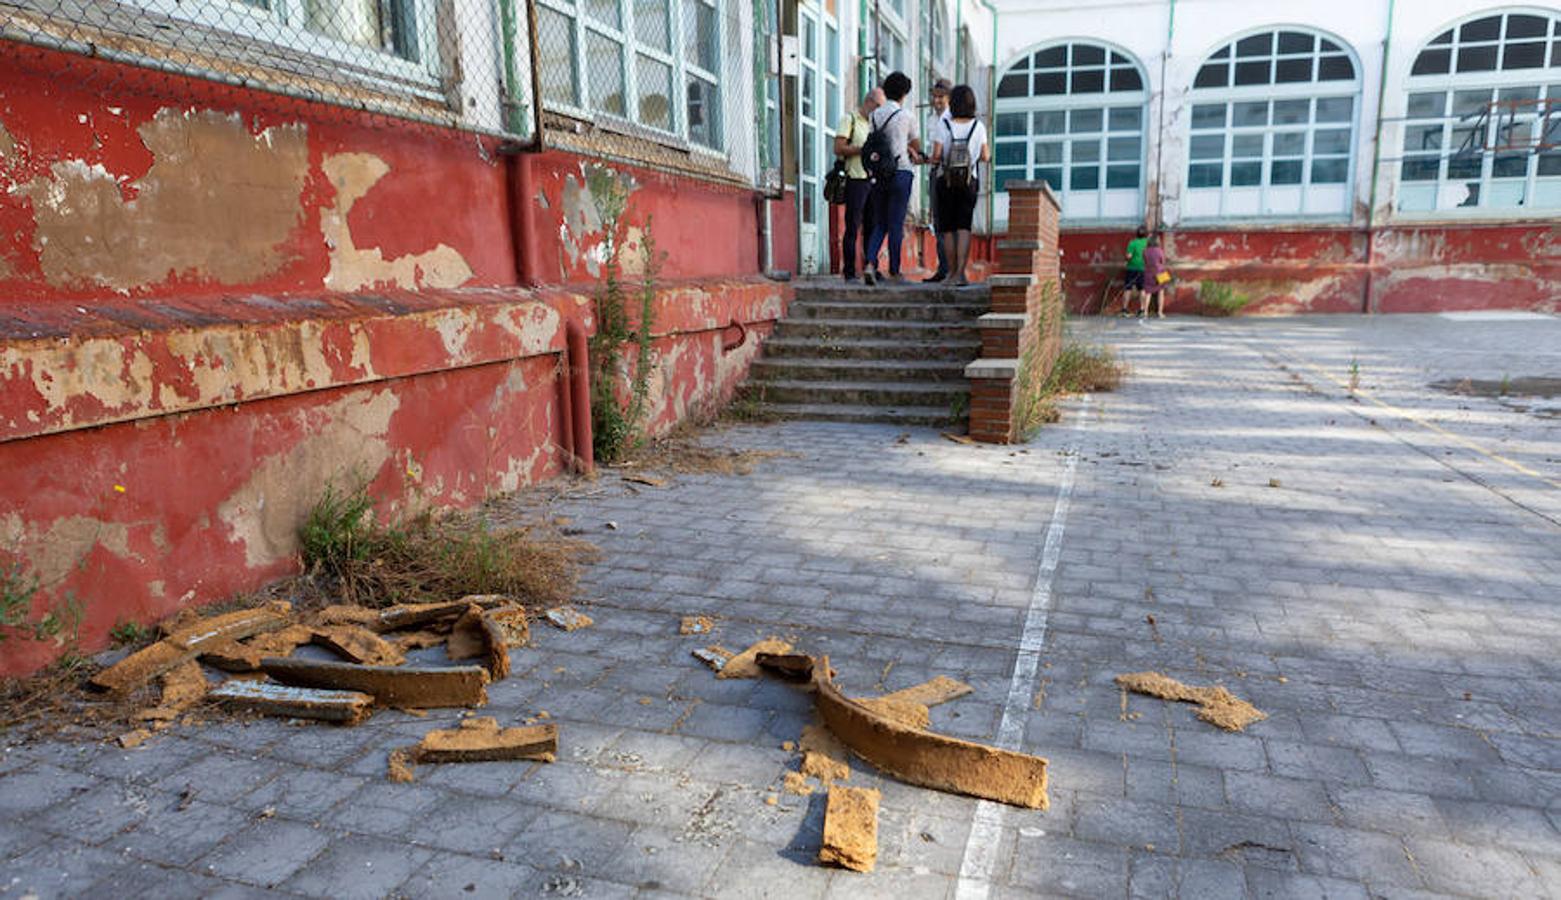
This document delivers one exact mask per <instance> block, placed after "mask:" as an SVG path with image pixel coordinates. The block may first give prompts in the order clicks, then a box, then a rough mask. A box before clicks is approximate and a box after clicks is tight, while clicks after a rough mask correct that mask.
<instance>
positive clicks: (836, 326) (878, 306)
mask: <svg viewBox="0 0 1561 900" xmlns="http://www.w3.org/2000/svg"><path fill="white" fill-rule="evenodd" d="M990 299H991V295H990V291H989V290H988V289H987V288H986V287H984V286H979V285H977V286H972V287H966V288H959V289H955V288H949V287H944V286H942V285H922V284H905V285H881V286H879V287H875V288H870V287H867V286H865V285H862V284H859V283H858V284H847V283H845V282H843V281H841V280H840V279H839V278H833V279H829V280H824V279H811V280H807V281H803V282H800V283H798V285H797V291H796V299H795V300H794V301H793V302H792V304H791V309H790V311H789V312H788V314H787V317H786V318H785V319H784V320H782V321H781V322H779V323H777V325H776V328H775V333H774V334H773V335H772V336H771V337H770V339H769V340H768V341H766V342H765V344H764V353H763V355H762V356H761V357H760V358H759V359H757V360H755V361H754V363H753V368H752V370H751V371H750V373H749V376H748V379H749V380H748V382H747V384H745V385H744V386H743V393H744V397H745V399H747V400H748V401H750V402H752V403H754V404H756V406H757V411H758V413H759V414H760V415H761V416H763V417H765V418H775V419H814V420H823V421H831V422H888V423H893V424H897V425H935V426H944V425H950V424H953V423H956V422H963V421H964V420H965V417H966V413H967V411H968V409H969V404H970V386H969V384H968V383H967V382H966V381H965V364H966V363H968V362H970V361H971V360H973V359H975V358H976V357H978V356H980V355H981V339H980V333H979V332H978V331H977V330H976V322H975V320H976V317H977V316H979V315H981V314H982V313H984V312H986V311H987V307H988V305H989V303H990Z"/></svg>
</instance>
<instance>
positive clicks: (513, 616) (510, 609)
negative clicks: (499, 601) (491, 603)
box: [488, 606, 531, 649]
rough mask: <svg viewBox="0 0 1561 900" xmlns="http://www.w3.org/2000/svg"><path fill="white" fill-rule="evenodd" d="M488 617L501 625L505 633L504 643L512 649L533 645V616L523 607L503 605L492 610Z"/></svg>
mask: <svg viewBox="0 0 1561 900" xmlns="http://www.w3.org/2000/svg"><path fill="white" fill-rule="evenodd" d="M488 618H490V619H492V620H493V623H494V624H495V625H497V626H499V631H501V632H502V633H503V634H504V643H505V644H506V645H507V646H509V647H510V648H511V649H515V648H519V647H529V646H530V645H531V616H530V614H529V613H527V612H526V610H525V609H524V608H523V607H519V606H502V607H499V608H498V609H494V610H490V611H489V612H488Z"/></svg>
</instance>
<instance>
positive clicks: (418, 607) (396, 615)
mask: <svg viewBox="0 0 1561 900" xmlns="http://www.w3.org/2000/svg"><path fill="white" fill-rule="evenodd" d="M514 602H515V601H514V598H512V597H506V596H504V595H502V594H472V595H470V596H466V597H462V598H461V599H459V600H454V601H451V602H449V603H407V604H403V605H401V606H392V607H390V608H389V609H384V610H381V611H380V613H379V618H378V619H377V620H376V622H375V623H374V624H372V625H369V626H368V627H370V628H372V629H374V630H375V631H379V632H385V631H401V630H402V629H406V628H417V627H419V626H422V625H427V624H428V623H430V622H437V621H439V620H440V619H451V620H454V619H455V618H457V617H459V616H461V615H463V614H464V613H465V612H466V610H467V608H468V607H471V606H479V607H481V608H483V609H493V608H494V607H498V606H504V605H506V604H509V603H514Z"/></svg>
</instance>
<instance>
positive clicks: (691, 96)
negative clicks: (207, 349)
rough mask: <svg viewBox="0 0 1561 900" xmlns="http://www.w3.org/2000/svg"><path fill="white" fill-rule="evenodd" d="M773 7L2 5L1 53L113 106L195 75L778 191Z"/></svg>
mask: <svg viewBox="0 0 1561 900" xmlns="http://www.w3.org/2000/svg"><path fill="white" fill-rule="evenodd" d="M769 6H770V4H768V3H766V2H758V3H754V2H752V0H0V38H3V39H4V40H0V54H3V55H4V56H7V57H10V58H12V59H13V60H19V61H21V62H22V63H23V64H27V63H28V62H32V63H35V64H37V65H40V66H46V67H47V71H49V72H50V73H55V72H57V71H58V64H59V60H61V59H63V60H66V61H67V62H69V63H71V64H72V68H73V69H74V71H72V72H71V74H70V76H69V77H70V78H71V80H72V83H73V84H74V85H75V86H77V87H78V88H80V89H84V90H87V91H89V92H92V93H95V94H97V95H99V96H102V97H108V98H112V97H113V96H115V95H116V94H117V93H124V92H131V91H135V92H148V91H150V92H153V93H156V94H159V95H164V96H168V97H169V98H170V99H176V100H181V101H182V100H184V99H185V98H186V96H187V95H188V93H189V83H188V82H187V81H185V80H184V79H185V78H186V77H194V78H199V79H204V80H207V81H215V82H221V83H226V84H231V85H236V86H242V87H246V88H254V89H259V90H263V91H267V92H270V93H272V94H277V95H282V96H286V97H291V98H295V99H297V100H298V101H302V102H305V103H311V104H314V103H324V104H329V105H330V107H329V108H345V109H350V110H355V111H357V112H358V113H359V114H362V113H368V114H371V119H372V120H373V121H375V122H376V123H378V124H395V123H397V122H402V121H406V120H412V121H419V122H425V123H432V124H436V125H441V126H446V127H451V128H458V129H462V130H466V131H472V132H477V133H483V134H492V135H500V136H505V137H508V138H514V139H518V140H522V141H526V142H529V143H532V144H533V145H534V146H554V147H558V148H560V149H566V150H572V151H575V152H579V153H582V154H585V155H589V156H596V157H601V158H606V159H610V160H615V161H619V162H626V163H632V164H637V165H644V166H649V167H651V168H656V169H662V170H667V171H675V172H679V173H684V174H690V175H695V176H698V177H702V178H711V179H716V180H721V181H726V182H730V183H734V184H741V185H746V186H753V185H761V186H772V187H773V186H774V184H775V183H778V174H776V173H777V172H778V168H779V167H778V156H779V134H780V129H779V115H780V109H779V105H778V99H777V95H778V93H779V81H778V79H777V78H776V77H774V73H775V69H776V63H777V59H778V57H777V53H776V52H775V50H774V47H773V45H774V40H775V39H774V32H775V29H774V22H773V18H774V14H773V11H771V10H770V9H769V8H768V7H769ZM533 23H535V25H534V27H533ZM29 45H30V46H31V47H33V48H42V49H36V50H32V51H31V52H29V50H28V46H29ZM56 50H61V51H66V54H65V55H64V56H60V55H57V54H53V53H52V52H51V51H56ZM46 55H47V59H45V56H46ZM103 61H107V62H108V63H110V64H104V62H103ZM534 85H539V86H540V93H541V97H542V102H543V106H544V109H543V110H539V109H538V108H537V107H536V105H535V100H534V90H533V86H534ZM313 113H314V114H315V115H319V114H320V110H319V109H315V110H313ZM539 125H542V127H541V129H540V130H541V134H540V137H541V141H540V143H539V142H538V141H537V138H538V137H539Z"/></svg>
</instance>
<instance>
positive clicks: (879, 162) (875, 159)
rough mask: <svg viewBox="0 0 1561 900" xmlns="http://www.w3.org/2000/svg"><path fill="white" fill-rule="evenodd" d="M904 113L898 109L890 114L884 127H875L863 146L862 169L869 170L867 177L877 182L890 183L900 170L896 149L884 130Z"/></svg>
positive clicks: (884, 121)
mask: <svg viewBox="0 0 1561 900" xmlns="http://www.w3.org/2000/svg"><path fill="white" fill-rule="evenodd" d="M904 111H905V110H903V109H897V110H895V111H894V112H892V113H890V114H889V118H887V119H884V120H883V124H882V125H876V126H874V127H873V130H872V131H871V132H870V133H869V134H868V135H867V141H866V142H865V143H863V144H862V168H864V169H866V170H867V177H868V178H871V179H872V180H873V181H875V182H877V181H888V180H890V179H892V178H893V177H894V173H895V172H898V171H899V170H900V161H899V160H898V159H896V158H895V156H894V147H893V146H892V145H891V144H890V143H889V135H888V134H887V133H885V132H884V129H885V128H887V127H888V125H889V123H890V122H893V121H894V117H895V116H897V115H899V114H900V113H902V112H904Z"/></svg>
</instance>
